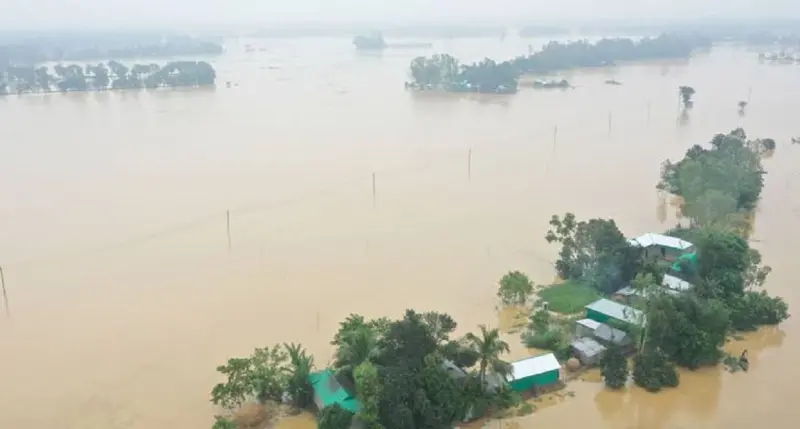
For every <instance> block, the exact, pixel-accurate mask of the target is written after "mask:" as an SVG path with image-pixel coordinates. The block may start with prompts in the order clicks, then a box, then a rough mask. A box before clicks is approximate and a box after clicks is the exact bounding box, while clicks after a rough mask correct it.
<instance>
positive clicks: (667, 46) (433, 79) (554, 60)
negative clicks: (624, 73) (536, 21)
mask: <svg viewBox="0 0 800 429" xmlns="http://www.w3.org/2000/svg"><path fill="white" fill-rule="evenodd" d="M707 46H710V45H709V43H708V42H707V40H705V39H700V38H696V37H688V36H679V35H671V34H663V35H661V36H659V37H655V38H645V39H642V40H639V41H634V40H631V39H602V40H600V41H598V42H595V43H590V42H588V41H585V40H584V41H579V42H570V43H560V42H550V43H548V44H547V45H545V46H544V47H543V48H542V50H541V51H539V52H535V53H533V54H530V55H527V56H519V57H516V58H514V59H512V60H509V61H503V62H499V63H498V62H496V61H494V60H491V59H488V58H487V59H484V60H483V61H481V62H478V63H473V64H469V65H467V64H461V63H459V61H458V60H457V59H455V58H453V57H452V56H450V55H447V54H437V55H433V56H432V57H418V58H415V59H414V60H413V61H412V62H411V67H410V68H411V77H412V81H411V83H409V84H407V85H409V86H410V87H412V88H414V89H419V90H431V89H444V90H447V91H452V92H485V93H513V92H516V90H517V86H518V85H517V79H518V77H519V76H520V75H521V74H523V73H532V74H548V73H552V72H556V71H561V70H566V69H572V68H580V67H599V66H609V65H614V64H615V63H616V62H617V61H633V60H652V59H664V58H687V57H689V56H690V55H691V53H692V52H693V51H694V50H695V49H698V48H701V47H707Z"/></svg>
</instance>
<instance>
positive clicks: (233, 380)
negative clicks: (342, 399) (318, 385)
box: [211, 344, 314, 409]
mask: <svg viewBox="0 0 800 429" xmlns="http://www.w3.org/2000/svg"><path fill="white" fill-rule="evenodd" d="M313 369H314V359H313V357H312V356H309V355H308V354H307V353H306V351H305V350H304V349H303V348H302V347H301V346H300V345H297V344H283V345H276V346H273V347H265V348H260V349H255V350H254V351H253V354H252V355H250V356H248V357H245V358H231V359H228V362H227V363H226V364H225V365H220V366H218V367H217V372H219V373H220V374H222V375H224V376H225V378H226V380H225V382H224V383H218V384H217V385H216V386H214V388H213V389H212V390H211V402H212V403H214V404H215V405H220V406H222V407H225V408H229V409H233V408H236V407H239V406H241V405H242V404H243V403H244V402H245V401H247V400H248V399H256V400H258V401H259V402H266V401H268V400H272V401H281V400H282V399H283V394H284V392H288V393H289V395H290V396H291V399H292V401H293V403H294V404H295V405H296V406H297V407H300V408H302V407H306V406H308V405H309V404H310V403H311V401H312V397H313V396H312V394H311V386H309V382H308V375H309V374H310V373H311V371H313Z"/></svg>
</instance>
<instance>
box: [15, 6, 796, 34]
mask: <svg viewBox="0 0 800 429" xmlns="http://www.w3.org/2000/svg"><path fill="white" fill-rule="evenodd" d="M0 11H2V13H0V29H27V28H32V29H47V28H59V29H71V28H81V29H91V28H119V27H125V28H151V27H152V28H159V27H164V26H181V27H192V26H206V25H212V26H213V25H236V24H241V25H287V24H290V23H303V22H304V23H310V22H314V23H325V24H345V23H370V22H379V23H398V24H400V23H412V22H464V21H472V22H477V21H481V22H531V23H547V22H558V21H573V20H574V21H588V20H593V19H598V20H639V21H642V22H658V21H665V20H666V21H669V20H676V19H693V18H697V19H722V20H737V19H750V20H753V19H773V18H783V19H787V18H788V19H800V0H758V1H756V0H671V1H669V0H595V1H592V0H557V1H544V0H493V1H486V0H482V1H478V0H402V1H401V0H383V1H375V0H288V1H283V0H281V1H279V0H260V1H256V0H172V1H157V0H0Z"/></svg>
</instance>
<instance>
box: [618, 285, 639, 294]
mask: <svg viewBox="0 0 800 429" xmlns="http://www.w3.org/2000/svg"><path fill="white" fill-rule="evenodd" d="M614 295H622V296H632V295H640V293H639V291H638V290H636V289H635V288H634V287H633V286H625V287H624V288H622V289H620V290H618V291H616V292H614Z"/></svg>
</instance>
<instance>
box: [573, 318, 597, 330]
mask: <svg viewBox="0 0 800 429" xmlns="http://www.w3.org/2000/svg"><path fill="white" fill-rule="evenodd" d="M575 323H577V324H579V325H582V326H585V327H587V328H589V329H591V330H593V331H594V330H595V329H597V327H598V326H600V322H598V321H596V320H592V319H581V320H578V321H577V322H575Z"/></svg>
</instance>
